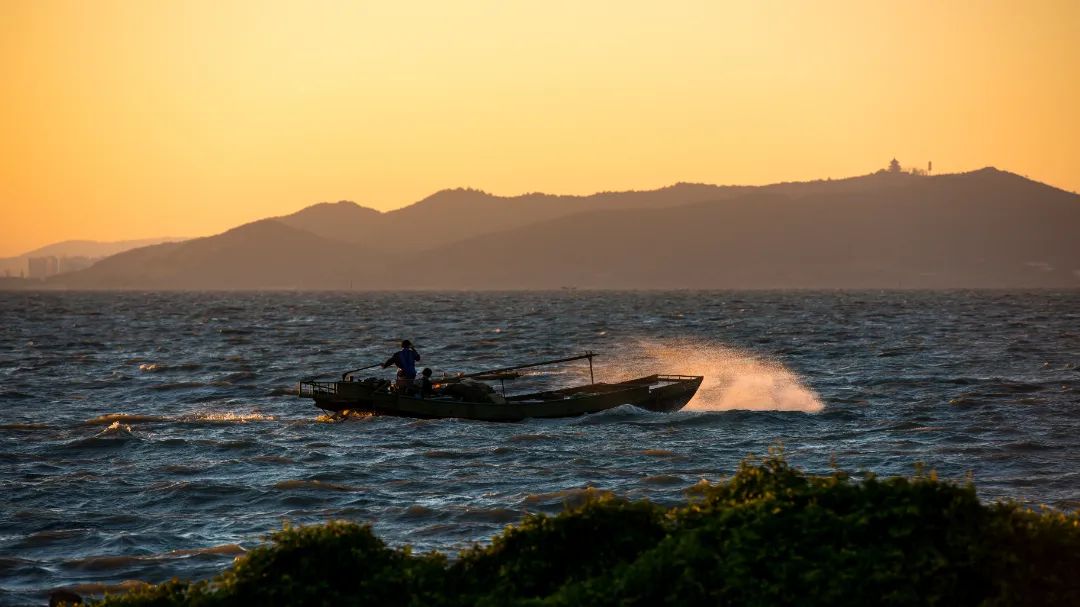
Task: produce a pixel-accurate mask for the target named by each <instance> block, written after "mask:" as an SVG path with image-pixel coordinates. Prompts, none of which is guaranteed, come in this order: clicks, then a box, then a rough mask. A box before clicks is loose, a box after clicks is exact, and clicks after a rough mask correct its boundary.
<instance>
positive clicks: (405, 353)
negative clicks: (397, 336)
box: [382, 339, 420, 392]
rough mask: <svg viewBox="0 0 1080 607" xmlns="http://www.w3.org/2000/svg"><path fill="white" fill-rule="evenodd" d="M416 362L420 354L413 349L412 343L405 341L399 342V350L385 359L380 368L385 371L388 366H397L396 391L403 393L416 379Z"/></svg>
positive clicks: (418, 360)
mask: <svg viewBox="0 0 1080 607" xmlns="http://www.w3.org/2000/svg"><path fill="white" fill-rule="evenodd" d="M418 362H420V353H419V352H417V351H416V348H414V347H413V345H412V342H411V341H409V340H407V339H406V340H403V341H402V342H401V350H399V351H397V352H394V355H393V356H391V357H390V358H388V359H386V362H384V363H383V364H382V368H383V369H385V368H387V367H389V366H390V365H395V366H397V368H398V372H397V384H396V385H397V389H398V390H399V391H402V392H405V391H408V389H409V387H410V386H412V384H413V381H414V380H415V379H416V363H418Z"/></svg>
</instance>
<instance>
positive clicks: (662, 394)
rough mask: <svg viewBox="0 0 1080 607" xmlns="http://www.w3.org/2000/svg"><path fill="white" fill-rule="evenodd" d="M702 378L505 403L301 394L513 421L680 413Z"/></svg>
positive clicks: (350, 389)
mask: <svg viewBox="0 0 1080 607" xmlns="http://www.w3.org/2000/svg"><path fill="white" fill-rule="evenodd" d="M703 379H704V378H703V377H701V376H687V375H650V376H647V377H641V378H637V379H633V380H629V381H625V382H619V383H617V384H603V383H600V384H590V385H587V386H579V387H575V388H569V389H565V390H556V391H550V392H542V393H536V394H525V395H520V396H511V397H510V398H509V399H508V401H507V402H506V403H490V402H467V401H460V400H452V399H440V398H417V397H414V396H406V395H403V394H397V393H393V392H389V391H387V390H385V388H384V387H381V386H376V385H375V384H374V383H368V384H365V383H364V382H333V383H332V384H331V383H327V384H313V383H311V382H305V383H303V384H301V390H300V396H304V397H310V398H313V399H314V400H315V406H317V407H319V408H321V409H324V410H327V411H331V412H334V413H340V412H342V411H346V410H348V411H354V412H361V413H372V414H376V415H394V416H399V417H413V418H421V419H432V418H448V417H455V418H462V419H472V420H481V421H494V422H513V421H521V420H523V419H528V418H555V417H576V416H579V415H585V414H588V413H599V412H600V411H606V410H608V409H612V408H615V407H618V406H620V405H633V406H635V407H640V408H643V409H647V410H650V411H662V412H670V411H678V410H679V409H681V408H683V407H684V406H685V405H686V403H688V402H690V399H692V398H693V397H694V394H695V393H696V392H697V390H698V388H699V387H700V386H701V382H702V380H703ZM334 384H337V385H334ZM305 387H307V388H308V389H307V390H305Z"/></svg>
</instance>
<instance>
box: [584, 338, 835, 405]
mask: <svg viewBox="0 0 1080 607" xmlns="http://www.w3.org/2000/svg"><path fill="white" fill-rule="evenodd" d="M629 349H630V350H631V351H634V352H636V353H637V355H636V356H635V358H634V359H633V360H631V361H627V362H626V363H625V364H623V365H619V368H618V371H616V372H613V373H612V374H613V375H616V376H622V375H623V374H626V375H633V374H635V373H636V374H640V373H642V372H645V373H655V372H657V371H660V372H661V373H673V374H683V375H704V376H705V381H704V382H703V383H702V384H701V388H700V389H698V392H697V394H696V395H695V396H694V398H693V400H691V401H690V403H689V404H687V405H686V407H685V408H684V409H683V410H684V411H732V410H748V411H801V412H804V413H817V412H819V411H822V410H823V409H824V408H825V404H824V403H822V402H821V399H820V398H818V395H817V394H815V393H814V391H813V390H811V389H810V388H807V387H806V386H805V385H804V384H803V383H802V381H801V380H800V379H799V377H798V376H797V375H795V373H793V372H792V371H790V370H789V369H787V368H785V367H784V366H783V365H782V364H780V363H778V362H775V361H770V360H767V359H763V358H761V357H759V356H756V355H754V354H751V353H748V352H744V351H741V350H738V349H736V348H729V347H727V346H716V345H711V344H704V343H701V342H696V341H663V342H660V341H651V340H640V341H639V342H638V343H637V344H636V345H635V347H632V348H629ZM608 364H610V363H608V362H606V361H605V363H604V365H605V366H607V365H608Z"/></svg>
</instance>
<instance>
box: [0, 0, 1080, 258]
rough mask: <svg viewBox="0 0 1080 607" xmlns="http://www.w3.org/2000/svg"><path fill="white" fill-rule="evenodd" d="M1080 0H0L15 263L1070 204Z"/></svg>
mask: <svg viewBox="0 0 1080 607" xmlns="http://www.w3.org/2000/svg"><path fill="white" fill-rule="evenodd" d="M1078 41H1080V2H1077V1H1076V0H1064V1H1043V2H1039V1H1035V2H1030V3H1026V2H1024V3H1021V2H959V1H946V2H918V1H916V2H877V1H873V2H866V1H865V0H864V1H855V2H832V1H825V2H810V1H807V2H794V1H793V2H730V3H727V2H716V1H712V2H649V3H644V2H628V1H619V2H582V1H580V0H575V1H572V2H560V1H554V0H545V1H544V2H513V1H511V2H507V1H492V2H429V3H428V2H425V3H409V2H378V3H375V2H361V1H355V2H329V1H324V2H320V1H305V2H277V3H275V2H266V1H262V2H254V1H253V2H233V1H221V0H213V1H209V0H190V1H184V2H179V1H177V2H171V1H164V0H162V1H150V2H144V1H141V0H132V1H125V2H112V1H106V0H94V1H92V2H83V1H74V0H73V1H65V2H55V1H51V0H0V110H2V111H0V136H2V141H3V146H2V147H0V208H2V211H0V225H2V226H3V229H2V230H0V256H7V255H15V254H18V253H21V252H24V251H27V250H29V249H32V248H34V247H37V246H41V245H44V244H48V243H50V242H55V241H59V240H65V239H71V238H87V239H96V240H119V239H127V238H143V237H153V236H166V235H169V236H198V235H206V234H212V233H216V232H220V231H222V230H225V229H227V228H230V227H233V226H235V225H237V224H240V223H243V222H246V221H251V220H254V219H258V218H262V217H267V216H272V215H280V214H286V213H291V212H293V211H296V210H298V209H300V208H302V207H304V206H307V205H309V204H312V203H315V202H319V201H327V200H340V199H349V200H354V201H356V202H358V203H360V204H363V205H366V206H370V207H373V208H377V209H381V210H388V209H393V208H397V207H401V206H404V205H407V204H410V203H412V202H415V201H417V200H419V199H420V198H423V197H424V196H426V195H428V194H431V193H433V192H435V191H437V190H440V189H443V188H450V187H459V186H469V187H475V188H479V189H483V190H486V191H490V192H493V193H496V194H504V195H513V194H520V193H524V192H531V191H544V192H550V193H564V194H586V193H592V192H595V191H599V190H625V189H649V188H656V187H661V186H664V185H670V184H672V183H675V182H678V181H694V182H707V183H719V184H764V183H771V182H776V181H792V180H808V179H816V178H825V177H834V178H836V177H844V176H851V175H857V174H864V173H868V172H871V171H873V170H876V169H878V168H881V167H883V166H884V165H885V164H886V163H887V162H888V160H889V159H890V158H892V157H894V156H895V157H897V158H899V159H900V161H901V163H903V164H904V165H909V166H919V167H925V166H926V163H927V161H928V160H932V161H933V163H934V169H935V172H957V171H966V170H972V169H976V168H980V167H983V166H987V165H993V166H997V167H998V168H1001V169H1004V170H1010V171H1013V172H1016V173H1020V174H1024V175H1027V176H1029V177H1031V178H1032V179H1036V180H1039V181H1044V182H1047V183H1049V184H1051V185H1054V186H1057V187H1061V188H1064V189H1067V190H1074V191H1075V190H1080V42H1078Z"/></svg>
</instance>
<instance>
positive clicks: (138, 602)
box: [101, 454, 1080, 607]
mask: <svg viewBox="0 0 1080 607" xmlns="http://www.w3.org/2000/svg"><path fill="white" fill-rule="evenodd" d="M1077 571H1080V515H1078V514H1071V515H1066V514H1062V513H1058V512H1040V513H1036V512H1032V511H1029V510H1024V509H1022V508H1020V507H1018V506H1016V505H1013V504H1007V503H997V504H990V505H986V504H983V503H981V502H980V501H979V500H978V498H977V497H976V493H975V488H974V487H973V486H971V485H968V486H958V485H954V484H949V483H944V482H940V481H938V480H937V478H936V477H935V476H934V475H933V473H930V474H919V475H917V476H916V477H914V478H910V479H908V478H889V479H883V480H882V479H877V478H875V477H874V476H873V475H868V476H867V477H866V478H864V479H863V480H861V481H859V482H854V481H853V480H852V479H851V478H850V477H849V476H848V475H847V474H845V473H843V472H836V473H834V474H832V475H829V476H809V475H806V474H804V473H802V472H801V471H799V470H796V469H793V468H792V467H790V466H789V465H788V464H787V463H786V462H785V461H784V459H783V458H782V457H781V456H780V455H779V454H773V455H771V456H769V457H768V458H766V459H765V460H763V461H760V462H758V461H754V460H752V459H751V460H748V461H745V462H743V464H742V465H740V467H739V469H738V472H737V473H736V474H735V475H734V476H733V477H732V478H731V479H728V480H727V481H725V482H721V483H717V484H707V483H699V484H698V485H696V486H695V487H694V488H693V489H691V491H690V500H689V502H688V503H686V504H684V505H682V506H675V507H670V508H664V507H661V506H657V505H655V504H652V503H649V502H647V501H638V502H630V501H626V500H622V499H618V498H615V497H612V496H610V495H604V494H601V493H599V492H594V493H591V494H588V495H587V496H586V498H585V500H584V503H582V504H579V505H577V506H574V507H571V508H568V509H567V510H566V511H565V512H563V513H562V514H560V515H558V516H554V517H548V516H543V515H535V516H527V517H526V518H525V519H524V520H523V521H522V522H520V523H519V524H518V525H516V526H512V527H508V528H507V529H506V531H504V532H503V533H502V534H500V535H498V536H496V537H495V538H493V539H492V541H491V543H490V544H489V545H487V546H474V547H473V548H470V549H468V550H465V551H464V552H462V553H461V554H460V555H459V558H457V559H456V560H452V561H451V560H449V559H447V557H446V556H445V555H443V554H440V553H429V554H422V555H417V554H413V553H412V552H411V551H410V550H409V549H408V548H407V547H406V548H397V549H395V548H390V547H388V546H386V545H385V544H384V543H383V542H382V541H381V540H379V539H378V538H377V537H376V536H375V535H374V534H373V533H372V532H371V528H370V527H368V526H362V525H358V524H354V523H347V522H334V523H329V524H326V525H321V526H311V527H299V528H286V529H285V530H284V531H280V532H278V533H276V534H274V535H273V536H272V537H271V543H270V544H269V545H267V546H263V547H259V548H256V549H254V550H251V551H250V552H248V553H247V554H246V555H244V556H242V557H240V558H239V559H237V561H236V562H235V563H234V564H233V566H232V567H231V568H229V569H228V570H226V571H225V572H223V573H222V574H220V575H218V576H217V577H215V578H213V579H212V580H208V581H202V582H194V583H191V582H186V581H180V580H173V581H171V582H167V583H164V584H161V585H159V586H150V587H146V588H143V589H140V590H136V591H134V592H132V593H130V594H127V595H115V596H111V597H108V598H107V599H106V600H105V601H104V602H103V603H101V604H102V605H107V606H114V607H115V606H132V607H134V606H151V605H153V606H177V607H179V606H184V605H191V606H194V605H203V606H211V605H388V606H393V605H400V606H406V605H417V606H419V605H425V606H427V605H432V606H440V605H441V606H457V605H462V606H464V605H470V606H472V605H492V606H493V605H534V606H539V605H566V606H570V605H612V606H615V605H622V606H632V605H642V606H645V605H649V606H651V605H761V606H764V605H769V606H776V605H803V606H814V605H823V606H825V605H827V606H840V605H860V606H861V605H882V604H887V605H920V606H921V605H956V606H967V605H972V606H974V605H1077V604H1080V578H1078V577H1077V576H1076V572H1077Z"/></svg>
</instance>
